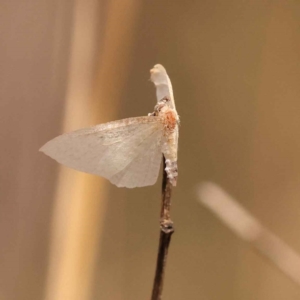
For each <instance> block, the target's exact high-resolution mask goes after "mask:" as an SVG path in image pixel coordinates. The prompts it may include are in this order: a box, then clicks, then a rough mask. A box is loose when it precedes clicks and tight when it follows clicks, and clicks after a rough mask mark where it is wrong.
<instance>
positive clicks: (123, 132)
mask: <svg viewBox="0 0 300 300" xmlns="http://www.w3.org/2000/svg"><path fill="white" fill-rule="evenodd" d="M162 134H163V124H162V121H161V118H160V117H137V118H129V119H124V120H118V121H114V122H109V123H106V124H101V125H97V126H94V127H91V128H87V129H81V130H78V131H74V132H71V133H67V134H63V135H61V136H58V137H56V138H55V139H53V140H51V141H49V142H48V143H46V144H45V145H44V146H43V147H42V148H41V149H40V151H42V152H44V153H45V154H47V155H48V156H50V157H52V158H53V159H55V160H57V161H58V162H59V163H61V164H63V165H66V166H68V167H71V168H73V169H76V170H78V171H82V172H86V173H91V174H96V175H100V176H103V177H105V178H107V179H109V180H111V181H112V180H113V181H114V182H113V183H115V184H117V179H116V178H119V179H118V180H119V181H120V184H123V186H125V187H127V185H126V182H125V181H124V182H125V183H123V182H122V181H121V179H120V176H117V174H118V173H120V172H122V171H123V170H126V169H128V171H130V170H131V169H130V168H128V166H129V165H130V164H131V163H132V161H133V160H135V159H136V158H137V157H139V156H143V153H144V154H147V153H148V152H147V151H145V150H146V149H147V148H149V146H150V145H149V143H150V142H149V141H151V142H152V141H153V140H158V141H159V140H161V137H162ZM154 145H156V149H155V150H156V151H155V154H156V153H157V152H159V153H161V151H162V150H161V147H162V145H161V142H158V143H154ZM149 155H150V157H144V160H147V159H148V160H152V156H151V155H154V154H153V153H149ZM159 163H160V162H159ZM136 164H137V163H135V165H136ZM144 165H145V164H143V162H142V164H141V166H140V167H141V168H140V169H141V171H140V172H142V173H144V174H147V172H148V171H147V170H144V169H143V168H144ZM154 170H155V171H157V173H156V174H155V176H156V178H157V177H158V170H157V168H154ZM123 173H124V172H123ZM123 173H122V174H123ZM128 176H132V177H133V178H135V177H136V176H135V175H134V174H130V173H129V174H128ZM153 176H154V175H153V174H152V177H151V178H153ZM152 181H153V180H152ZM152 181H151V184H154V183H155V182H152ZM148 182H149V180H148V181H147V180H145V181H144V184H145V185H149V184H148ZM138 184H139V185H141V184H142V183H141V181H139V182H138ZM129 185H130V186H128V187H133V185H134V184H133V183H132V182H131V183H130V184H129Z"/></svg>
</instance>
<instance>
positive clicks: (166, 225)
mask: <svg viewBox="0 0 300 300" xmlns="http://www.w3.org/2000/svg"><path fill="white" fill-rule="evenodd" d="M165 168H166V163H165V158H163V180H162V205H161V213H160V238H159V246H158V255H157V261H156V272H155V278H154V283H153V289H152V297H151V300H160V299H161V295H162V289H163V280H164V271H165V267H166V262H167V257H168V249H169V245H170V241H171V236H172V234H173V232H174V227H173V222H172V220H171V218H170V209H171V195H172V184H171V183H170V181H169V179H168V177H167V173H166V171H165Z"/></svg>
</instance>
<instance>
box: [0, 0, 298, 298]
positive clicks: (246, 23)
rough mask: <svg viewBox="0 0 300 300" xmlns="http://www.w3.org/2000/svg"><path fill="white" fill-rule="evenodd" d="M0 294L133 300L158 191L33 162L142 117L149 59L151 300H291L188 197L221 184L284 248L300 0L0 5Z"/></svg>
mask: <svg viewBox="0 0 300 300" xmlns="http://www.w3.org/2000/svg"><path fill="white" fill-rule="evenodd" d="M0 7H1V9H0V45H1V46H0V66H1V67H0V145H1V147H0V154H1V155H0V245H1V247H0V299H1V300H27V299H28V300H39V299H46V300H92V299H95V300H98V299H101V300H111V299H112V300H135V299H149V298H150V294H151V289H152V282H153V278H154V270H155V262H156V254H157V247H158V239H159V212H160V185H161V184H160V182H161V179H159V180H158V182H157V184H156V185H154V186H151V187H146V188H140V189H132V190H130V189H118V188H116V187H115V186H113V185H111V184H110V183H109V182H108V181H107V180H104V179H102V178H99V177H97V176H93V175H88V174H83V173H80V172H77V171H74V170H71V169H68V168H65V167H61V166H59V165H58V164H57V163H56V162H55V161H54V160H51V159H50V158H48V157H46V156H45V155H44V154H42V153H40V152H38V149H39V148H40V147H41V146H42V145H43V144H44V143H45V142H46V141H48V140H49V139H52V138H53V137H55V136H57V135H59V134H61V133H63V132H68V131H72V130H76V129H79V128H82V127H87V126H91V125H95V124H98V123H102V122H107V121H112V120H115V119H120V118H126V117H133V116H142V115H146V114H147V113H149V112H152V111H153V107H154V105H155V102H156V99H155V89H154V87H153V84H152V83H151V82H150V81H149V80H148V79H149V69H150V68H151V67H152V66H153V65H154V64H156V63H161V64H163V65H164V66H165V67H166V69H167V71H168V73H169V75H170V78H171V80H172V83H173V87H174V93H175V100H176V106H177V110H178V113H179V115H180V116H181V127H180V140H179V182H178V186H177V187H176V189H174V193H173V200H172V219H173V221H174V223H175V229H176V232H175V234H174V235H173V238H172V242H171V247H170V253H169V258H168V263H167V271H166V278H165V287H164V294H163V296H164V297H163V299H172V300H182V299H188V300H196V299H205V300H217V299H225V300H226V299H230V300H240V299H243V300H269V299H272V300H282V299H299V298H300V287H299V286H297V285H296V284H295V283H294V282H292V281H291V280H290V279H289V278H287V277H286V276H285V275H284V274H282V273H281V272H280V271H278V270H277V269H276V268H275V267H274V266H273V265H272V264H270V263H269V262H268V261H267V260H265V259H263V258H262V257H261V256H260V255H259V254H258V253H256V252H253V251H252V249H251V248H249V246H248V245H247V244H245V243H244V242H242V241H241V240H239V239H238V238H237V237H236V236H235V235H234V234H233V233H232V232H231V231H230V230H229V229H228V228H227V227H225V226H224V225H223V224H222V223H221V222H220V221H219V220H218V219H217V218H216V217H215V216H214V215H213V214H212V213H211V212H210V211H208V210H207V209H205V208H204V207H202V206H201V205H200V204H199V202H197V194H196V186H197V185H198V183H200V182H201V181H203V180H209V181H213V182H216V183H217V184H219V185H221V186H222V187H223V188H224V189H225V190H226V191H228V192H229V193H230V194H232V195H233V196H234V197H235V198H236V199H237V200H238V201H239V202H240V203H241V204H242V205H243V206H244V207H246V208H247V209H248V210H249V211H250V212H251V213H252V214H253V215H255V216H256V217H257V218H258V219H259V220H260V221H261V222H262V223H263V224H264V225H265V226H266V227H267V228H269V229H270V230H272V231H273V232H274V233H275V234H276V235H278V236H279V237H280V238H282V239H283V240H284V241H285V242H286V243H287V244H289V245H290V246H291V247H292V248H293V249H295V250H296V251H299V252H300V238H299V236H300V235H299V228H300V155H299V153H300V137H299V133H300V118H299V115H300V101H299V94H300V85H299V82H300V66H299V63H300V51H299V50H300V39H299V36H300V2H299V1H280V0H278V1H268V0H262V1H251V0H244V1H238V0H232V1H221V0H213V1H207V0H206V1H204V0H201V1H192V0H186V1H167V0H163V1H156V0H154V1H141V0H114V1H108V0H65V1H59V0H54V1H49V0H42V1H40V0H27V1H20V0H18V1H2V2H1V4H0Z"/></svg>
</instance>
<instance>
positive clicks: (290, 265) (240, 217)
mask: <svg viewBox="0 0 300 300" xmlns="http://www.w3.org/2000/svg"><path fill="white" fill-rule="evenodd" d="M198 195H199V202H200V203H202V204H203V205H204V206H206V207H207V208H209V209H210V210H211V211H212V212H213V213H214V214H215V215H216V216H217V217H218V218H219V219H220V220H221V221H223V223H224V224H225V225H227V226H228V227H229V228H230V229H231V230H232V231H233V232H234V233H235V234H236V235H237V236H238V237H240V238H241V239H243V240H245V241H247V242H249V243H250V244H251V245H252V246H253V247H254V248H255V249H256V250H258V252H259V253H261V254H263V255H264V256H265V257H267V258H269V260H270V261H272V262H273V263H274V264H275V265H276V266H277V267H278V268H279V270H281V271H282V272H283V273H284V274H285V275H286V276H288V277H289V278H290V279H292V280H293V281H294V282H295V283H297V284H299V285H300V256H299V254H298V253H297V252H296V251H294V250H293V249H292V248H290V247H289V246H288V245H287V244H286V243H285V242H283V241H282V240H281V239H280V238H279V237H278V236H276V235H275V234H274V233H272V232H271V231H270V230H268V229H267V228H265V227H264V226H263V225H262V224H261V223H260V222H259V221H258V220H257V219H256V218H255V217H253V216H252V215H251V214H250V213H249V212H248V211H247V210H246V209H245V208H243V207H242V206H241V205H240V204H238V203H237V202H236V201H235V200H234V199H233V198H232V197H231V196H230V195H228V194H227V193H226V192H225V191H224V190H223V189H221V188H220V187H219V186H217V185H215V184H213V183H203V184H201V186H200V188H199V191H198Z"/></svg>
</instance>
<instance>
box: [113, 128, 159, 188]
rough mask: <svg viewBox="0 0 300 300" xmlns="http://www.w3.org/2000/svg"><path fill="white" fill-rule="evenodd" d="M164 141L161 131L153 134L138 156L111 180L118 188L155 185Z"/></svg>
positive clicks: (142, 145) (142, 146) (141, 147)
mask: <svg viewBox="0 0 300 300" xmlns="http://www.w3.org/2000/svg"><path fill="white" fill-rule="evenodd" d="M162 139H163V135H162V133H161V132H160V131H156V132H153V133H152V135H151V136H149V137H148V138H147V140H145V142H144V143H143V144H141V145H140V147H139V151H138V153H139V154H138V156H137V157H135V158H134V159H133V160H132V161H131V162H130V163H129V164H128V165H127V166H126V167H125V168H124V169H123V170H122V171H120V172H119V173H117V174H115V175H114V176H112V177H111V178H109V180H110V181H111V182H112V183H113V184H115V185H116V186H118V187H128V188H134V187H143V186H148V185H153V184H155V182H156V181H157V177H158V173H159V168H160V164H161V158H162V150H161V148H162Z"/></svg>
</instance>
